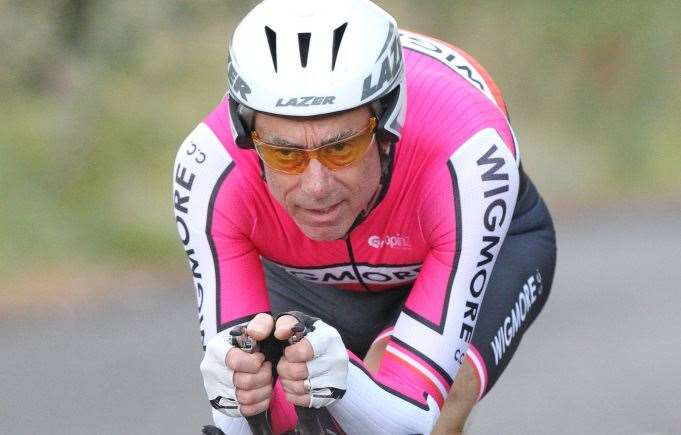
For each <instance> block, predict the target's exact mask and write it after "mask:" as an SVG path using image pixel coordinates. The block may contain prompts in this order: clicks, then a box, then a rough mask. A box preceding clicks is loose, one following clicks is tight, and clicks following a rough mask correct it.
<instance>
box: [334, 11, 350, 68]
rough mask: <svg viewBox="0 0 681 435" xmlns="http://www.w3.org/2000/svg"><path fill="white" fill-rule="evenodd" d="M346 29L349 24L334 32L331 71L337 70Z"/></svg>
mask: <svg viewBox="0 0 681 435" xmlns="http://www.w3.org/2000/svg"><path fill="white" fill-rule="evenodd" d="M346 27H348V23H345V24H343V25H342V26H340V27H338V28H337V29H336V30H334V31H333V53H332V56H333V60H332V61H331V71H334V70H335V69H336V59H337V58H338V51H339V50H340V45H341V41H343V35H344V34H345V28H346Z"/></svg>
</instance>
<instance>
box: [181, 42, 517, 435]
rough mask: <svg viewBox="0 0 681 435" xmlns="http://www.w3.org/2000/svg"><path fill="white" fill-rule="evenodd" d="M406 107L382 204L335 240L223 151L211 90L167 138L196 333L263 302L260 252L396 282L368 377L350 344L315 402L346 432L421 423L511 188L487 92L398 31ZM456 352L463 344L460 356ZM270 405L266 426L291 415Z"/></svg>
mask: <svg viewBox="0 0 681 435" xmlns="http://www.w3.org/2000/svg"><path fill="white" fill-rule="evenodd" d="M401 40H402V44H403V47H404V61H405V68H406V76H407V115H406V120H405V124H404V126H403V129H402V138H401V140H400V141H399V142H398V143H397V144H396V145H395V146H396V150H395V157H394V163H393V171H392V178H391V180H390V185H389V187H388V189H387V192H386V194H385V196H384V197H383V199H382V200H381V201H380V202H379V203H378V205H377V206H376V207H375V208H374V209H373V210H372V211H371V213H370V214H369V215H368V216H367V217H366V219H365V220H364V221H362V222H361V223H360V224H359V225H358V226H356V227H355V228H354V229H353V230H352V231H351V232H350V233H349V234H348V235H347V237H346V238H345V239H342V240H335V241H328V242H319V241H314V240H311V239H309V238H307V237H306V236H305V234H304V233H303V232H302V231H301V230H300V229H299V228H298V227H297V225H296V224H295V223H294V221H293V220H292V219H291V218H290V217H289V216H288V214H287V212H286V210H285V209H284V208H283V207H282V206H281V205H280V204H279V203H278V202H277V201H276V200H275V199H274V197H273V196H272V195H271V194H270V192H269V190H268V187H267V184H266V183H265V182H264V181H263V179H262V176H261V168H260V165H259V162H258V157H257V155H256V153H255V152H253V151H251V150H243V149H240V148H238V147H237V145H236V144H235V143H234V140H233V133H232V131H231V129H230V121H229V110H228V107H227V100H226V98H225V100H223V101H222V102H221V103H220V104H219V105H218V107H217V108H216V109H215V110H214V111H213V112H212V113H211V114H210V115H209V116H208V117H207V118H206V119H205V120H204V122H203V123H201V124H200V125H199V126H198V127H197V128H196V129H195V130H194V131H193V132H192V133H191V134H190V135H189V137H188V138H187V139H186V140H185V142H184V143H183V144H182V146H181V148H180V150H179V152H178V157H177V160H176V164H175V172H174V185H175V192H174V204H175V213H176V217H177V223H178V230H179V232H180V237H181V239H182V242H183V244H184V245H185V249H186V252H187V255H188V258H189V261H190V266H191V268H192V272H193V276H194V281H195V285H196V291H197V298H198V303H199V315H200V323H201V333H202V336H203V342H204V343H205V342H206V341H208V340H209V339H210V338H211V337H212V336H213V335H214V334H215V333H217V332H219V331H222V330H224V329H227V328H229V327H231V326H234V325H235V324H238V323H242V322H244V321H247V320H249V319H250V318H251V317H253V316H254V315H255V314H256V313H260V312H263V311H269V309H270V307H269V302H268V295H267V288H266V285H265V279H264V274H263V269H262V265H261V257H263V258H266V259H268V260H270V261H272V262H274V263H276V264H278V265H279V266H281V267H282V268H284V269H285V270H286V271H287V272H288V273H290V274H291V275H292V276H295V277H297V278H299V279H303V280H309V281H313V282H317V283H320V284H330V285H334V286H338V287H340V288H343V289H346V290H348V291H363V292H382V291H390V289H391V288H394V287H396V286H404V285H406V284H410V285H412V288H411V291H410V293H409V296H408V298H407V300H406V303H405V306H404V309H403V310H402V312H401V314H400V315H399V317H398V320H397V322H396V324H395V325H394V327H392V328H390V329H388V330H386V331H385V332H384V333H383V334H382V337H388V338H389V342H388V345H387V348H386V351H385V354H384V356H383V359H382V361H381V364H380V369H379V370H378V371H377V372H376V373H370V372H369V370H368V369H367V368H366V367H365V366H364V365H363V363H362V361H361V360H360V359H359V358H357V357H355V356H354V355H351V365H350V372H349V378H348V388H347V393H346V395H345V396H344V397H343V399H341V400H339V401H337V402H336V403H334V404H333V405H331V406H330V407H329V411H330V412H331V413H332V415H333V416H334V418H335V419H336V420H337V421H338V422H339V424H340V425H341V427H342V428H343V429H344V430H345V431H346V432H347V433H427V432H429V431H430V430H431V428H432V425H433V424H434V423H435V421H436V420H437V416H438V415H439V410H440V408H441V407H442V405H443V403H444V400H445V398H446V396H447V393H448V391H449V388H450V387H451V385H452V382H453V378H454V377H455V376H456V373H457V371H458V369H459V367H460V365H461V363H462V362H463V358H464V355H466V353H467V351H468V350H469V349H468V345H469V342H470V340H471V338H472V335H473V329H474V327H475V322H476V316H477V312H478V308H479V306H480V304H481V302H482V299H483V296H484V293H485V288H486V283H487V280H488V279H487V278H488V277H489V276H490V274H491V271H492V268H493V266H494V262H495V260H496V256H497V254H498V252H499V249H500V247H501V245H502V243H503V240H504V237H505V235H506V231H507V229H508V227H509V224H510V221H511V217H512V215H513V210H514V207H515V201H516V197H517V193H518V184H519V175H518V162H519V158H518V157H517V149H516V143H515V140H514V137H513V133H512V131H511V128H510V125H509V122H508V119H507V116H506V113H505V106H504V103H503V100H502V99H501V96H500V94H499V92H498V90H497V88H496V86H495V85H494V83H493V82H492V81H491V79H490V78H489V76H488V75H487V73H486V72H485V71H484V70H483V69H482V68H481V67H480V66H479V65H478V64H477V63H476V62H475V61H474V60H473V59H472V58H471V57H470V56H468V55H467V54H465V53H464V52H462V51H461V50H459V49H457V48H455V47H452V46H450V45H448V44H445V43H443V42H440V41H437V40H435V39H432V38H429V37H426V36H422V35H417V34H414V33H410V32H403V33H402V36H401ZM469 354H470V352H469ZM277 391H278V392H277V393H276V394H275V398H274V400H273V405H272V406H273V412H272V416H273V419H274V421H273V424H274V427H275V431H278V432H282V431H285V430H288V429H290V428H291V426H292V424H294V423H295V420H292V418H294V417H292V415H294V414H293V413H292V410H291V409H289V408H290V407H287V405H286V404H285V403H283V401H282V400H281V398H282V396H283V395H282V394H281V391H280V390H277Z"/></svg>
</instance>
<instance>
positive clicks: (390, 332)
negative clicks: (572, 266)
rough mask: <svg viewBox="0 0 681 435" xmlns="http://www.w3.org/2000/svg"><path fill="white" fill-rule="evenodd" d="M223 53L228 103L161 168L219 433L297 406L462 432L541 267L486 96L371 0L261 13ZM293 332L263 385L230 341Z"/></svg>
mask: <svg viewBox="0 0 681 435" xmlns="http://www.w3.org/2000/svg"><path fill="white" fill-rule="evenodd" d="M229 55H230V58H229V62H228V78H229V80H228V81H229V91H228V94H227V95H226V96H225V97H224V98H223V100H222V101H221V102H220V103H219V104H218V106H217V107H216V108H215V110H214V111H213V112H212V113H211V114H209V115H208V116H207V117H206V118H205V119H204V120H203V122H202V123H200V124H199V125H198V126H197V127H196V129H195V130H194V131H193V132H192V133H191V134H190V135H189V137H188V138H187V139H186V140H185V141H184V143H183V144H182V146H181V147H180V149H179V152H178V154H177V160H176V163H175V168H174V209H175V213H176V221H177V225H178V230H179V233H180V238H181V240H182V243H183V244H184V246H185V250H186V253H187V256H188V259H189V263H190V266H191V270H192V274H193V277H194V281H195V287H196V294H197V299H198V305H199V320H200V328H201V336H202V340H203V345H204V348H205V350H206V353H205V356H204V359H203V362H202V364H201V370H202V373H203V376H204V385H205V387H206V391H207V393H208V396H209V397H208V398H209V400H210V401H211V404H212V405H213V407H214V410H213V415H214V418H215V421H216V424H217V425H218V426H220V427H221V428H222V429H223V430H224V431H225V432H226V433H248V426H247V424H246V422H245V420H244V418H242V416H249V415H254V414H258V413H260V412H263V411H265V410H267V411H268V413H269V416H270V419H271V422H272V425H273V429H274V432H275V433H284V432H286V431H288V430H291V429H292V428H293V427H294V426H295V423H296V414H295V412H294V408H293V405H299V406H311V407H314V408H325V409H326V410H327V411H328V412H329V413H330V415H331V416H332V417H333V418H334V420H335V421H336V422H337V423H338V425H339V426H340V427H341V428H342V430H343V431H344V432H346V433H352V434H356V433H359V434H363V433H389V434H397V433H410V434H413V433H430V432H431V431H435V432H448V433H450V432H452V431H457V430H459V431H460V430H461V429H462V427H463V423H464V422H465V419H466V417H467V416H468V414H469V412H470V410H471V409H472V407H473V406H474V404H475V402H476V401H477V400H479V399H480V398H482V397H483V396H484V395H485V394H486V393H487V392H488V391H489V390H490V389H491V387H492V386H493V385H494V383H495V382H496V380H497V379H498V377H499V375H500V374H501V372H502V371H503V370H504V368H505V367H506V365H507V364H508V362H509V361H510V359H511V357H512V355H513V353H514V352H515V350H516V348H517V346H518V344H519V341H520V338H521V336H522V334H523V333H524V331H526V330H527V328H528V327H529V325H530V324H531V323H532V321H533V320H534V318H536V316H537V314H538V313H539V311H540V310H541V308H542V307H543V305H544V303H545V302H546V299H547V297H548V294H549V289H550V285H551V281H552V278H553V272H554V267H555V249H556V248H555V236H554V231H553V225H552V222H551V218H550V216H549V213H548V210H547V208H546V206H545V204H544V202H543V201H542V200H541V198H540V196H539V194H538V193H537V190H536V189H535V187H534V186H533V184H532V183H531V182H530V180H529V178H528V177H527V176H526V175H525V173H524V171H523V170H522V167H521V164H520V157H519V150H518V145H517V141H516V139H515V137H514V134H513V132H512V130H511V126H510V123H509V119H508V116H507V112H506V106H505V103H504V101H503V98H502V96H501V94H500V92H499V91H498V89H497V87H496V85H495V84H494V83H493V81H492V80H491V78H490V77H489V75H488V74H487V73H486V72H485V70H484V69H483V68H482V67H481V66H480V65H479V64H478V63H477V62H476V61H475V60H474V59H473V58H472V57H470V56H469V55H468V54H466V53H465V52H463V51H462V50H460V49H458V48H456V47H454V46H451V45H449V44H446V43H444V42H441V41H438V40H436V39H433V38H430V37H428V36H423V35H418V34H415V33H410V32H407V31H401V30H399V29H398V28H397V26H396V23H395V21H394V19H393V18H392V17H391V16H390V15H388V14H387V13H386V12H385V11H383V10H382V9H380V8H379V7H378V6H376V5H374V4H373V3H371V2H370V1H368V0H265V1H263V2H262V3H260V4H259V5H258V6H256V7H255V8H254V9H253V10H252V11H251V12H250V13H249V14H248V15H247V16H246V17H245V18H244V19H243V20H242V21H241V22H240V24H239V25H238V26H237V28H236V30H235V32H234V35H233V37H232V40H231V44H230V49H229ZM483 297H484V302H483ZM280 313H284V315H282V316H281V317H278V318H276V319H275V318H273V317H272V316H271V315H272V314H280ZM286 313H290V315H286ZM298 321H302V322H303V323H306V324H307V325H309V326H311V327H310V329H311V332H310V333H309V334H308V335H307V336H306V338H304V339H302V340H301V341H300V342H298V343H296V344H293V345H290V346H289V347H287V348H286V350H285V353H284V355H283V357H282V358H281V360H280V361H279V362H278V364H277V365H276V367H275V368H274V371H275V372H276V373H277V374H278V378H279V379H278V381H277V382H276V384H275V385H274V386H272V381H273V375H272V362H271V361H266V360H265V359H266V358H265V356H264V355H263V353H260V352H255V353H252V354H249V353H246V352H243V351H242V350H240V349H237V348H234V347H233V346H232V344H231V341H230V339H229V334H230V331H233V330H235V328H241V327H242V326H244V325H247V329H246V331H247V333H248V335H249V336H251V337H253V338H255V339H257V340H264V339H265V338H267V337H269V336H271V335H272V334H274V335H275V336H276V337H277V338H278V339H285V338H287V337H288V336H289V335H290V329H291V326H292V325H293V324H295V323H296V322H298Z"/></svg>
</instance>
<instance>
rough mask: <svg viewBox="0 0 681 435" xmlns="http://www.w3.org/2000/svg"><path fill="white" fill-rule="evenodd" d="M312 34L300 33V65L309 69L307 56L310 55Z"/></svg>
mask: <svg viewBox="0 0 681 435" xmlns="http://www.w3.org/2000/svg"><path fill="white" fill-rule="evenodd" d="M311 38H312V33H298V47H299V48H300V64H301V65H302V66H303V68H306V67H307V55H308V54H309V53H310V39H311Z"/></svg>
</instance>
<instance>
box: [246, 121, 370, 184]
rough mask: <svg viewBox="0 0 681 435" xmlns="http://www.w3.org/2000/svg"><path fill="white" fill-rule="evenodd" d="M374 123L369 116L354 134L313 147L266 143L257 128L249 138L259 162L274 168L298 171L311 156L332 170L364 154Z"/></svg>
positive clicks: (295, 172)
mask: <svg viewBox="0 0 681 435" xmlns="http://www.w3.org/2000/svg"><path fill="white" fill-rule="evenodd" d="M376 124H377V120H376V117H374V116H372V117H371V118H369V124H368V125H367V126H366V127H364V128H363V129H362V130H361V131H359V132H357V133H356V134H353V135H352V136H350V137H347V138H345V139H341V140H338V141H334V142H331V143H328V144H325V145H322V146H319V147H317V148H313V149H304V148H297V147H286V146H280V145H272V144H268V143H267V142H263V141H262V140H261V139H260V136H258V133H257V132H256V131H252V132H251V139H252V140H253V144H254V145H255V150H256V151H257V152H258V155H259V156H260V158H261V159H262V161H263V162H265V164H267V166H269V167H270V168H272V169H274V170H275V171H279V172H283V173H285V174H301V173H303V171H305V168H307V165H308V164H309V163H310V159H313V158H314V159H317V160H318V161H319V163H321V164H322V165H324V166H326V167H327V168H329V169H331V170H332V171H337V170H339V169H342V168H345V167H347V166H350V165H352V164H353V163H355V162H356V161H358V160H359V159H361V158H362V157H363V156H364V154H365V153H366V151H367V149H369V145H371V143H372V142H373V137H374V131H375V130H376Z"/></svg>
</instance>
